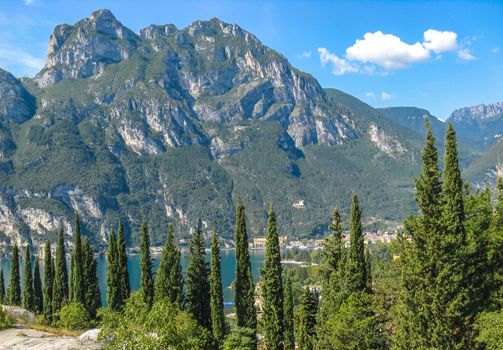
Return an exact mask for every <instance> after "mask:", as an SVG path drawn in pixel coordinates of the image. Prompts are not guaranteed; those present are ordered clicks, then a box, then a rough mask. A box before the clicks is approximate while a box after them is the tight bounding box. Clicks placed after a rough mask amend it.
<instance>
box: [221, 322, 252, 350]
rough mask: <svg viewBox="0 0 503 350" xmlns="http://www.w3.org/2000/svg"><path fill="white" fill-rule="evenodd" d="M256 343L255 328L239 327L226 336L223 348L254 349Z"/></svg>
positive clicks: (234, 349) (225, 349) (230, 349)
mask: <svg viewBox="0 0 503 350" xmlns="http://www.w3.org/2000/svg"><path fill="white" fill-rule="evenodd" d="M256 343H257V341H256V339H255V332H254V331H253V329H250V328H241V327H237V328H234V329H233V330H232V332H231V333H230V334H229V335H228V336H227V337H226V338H225V341H224V345H223V350H253V349H256Z"/></svg>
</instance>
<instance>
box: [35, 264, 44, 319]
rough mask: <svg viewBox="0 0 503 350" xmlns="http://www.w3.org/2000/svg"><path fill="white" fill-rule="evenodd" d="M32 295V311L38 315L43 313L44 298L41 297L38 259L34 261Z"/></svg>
mask: <svg viewBox="0 0 503 350" xmlns="http://www.w3.org/2000/svg"><path fill="white" fill-rule="evenodd" d="M33 295H34V298H33V303H34V310H35V313H36V314H37V315H39V314H41V313H42V312H43V311H44V297H43V296H42V280H41V279H40V266H39V262H38V259H35V267H34V268H33Z"/></svg>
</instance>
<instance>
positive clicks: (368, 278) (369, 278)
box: [365, 247, 372, 291]
mask: <svg viewBox="0 0 503 350" xmlns="http://www.w3.org/2000/svg"><path fill="white" fill-rule="evenodd" d="M365 276H366V283H365V285H366V286H367V290H369V291H371V290H372V265H371V261H370V250H369V247H367V248H366V249H365Z"/></svg>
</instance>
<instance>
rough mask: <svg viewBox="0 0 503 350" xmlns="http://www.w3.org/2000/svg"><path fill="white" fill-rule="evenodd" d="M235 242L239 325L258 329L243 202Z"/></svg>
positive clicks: (237, 216)
mask: <svg viewBox="0 0 503 350" xmlns="http://www.w3.org/2000/svg"><path fill="white" fill-rule="evenodd" d="M235 244H236V280H235V296H234V298H235V305H236V317H237V326H238V327H243V328H250V329H253V330H255V331H256V329H257V314H256V310H255V289H254V285H253V276H252V272H251V264H250V254H249V252H248V233H247V231H246V219H245V207H244V205H243V204H242V203H238V205H237V207H236V225H235Z"/></svg>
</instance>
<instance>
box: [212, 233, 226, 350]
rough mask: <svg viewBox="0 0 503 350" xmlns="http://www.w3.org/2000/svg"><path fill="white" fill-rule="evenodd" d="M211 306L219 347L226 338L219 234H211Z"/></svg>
mask: <svg viewBox="0 0 503 350" xmlns="http://www.w3.org/2000/svg"><path fill="white" fill-rule="evenodd" d="M210 306H211V327H212V334H213V339H214V340H215V343H216V345H217V347H218V348H219V347H220V346H221V345H222V343H223V341H224V338H225V334H226V330H227V329H226V324H225V316H224V296H223V292H222V268H221V258H220V247H219V245H218V239H217V234H216V233H215V232H213V234H212V236H211V270H210Z"/></svg>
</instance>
